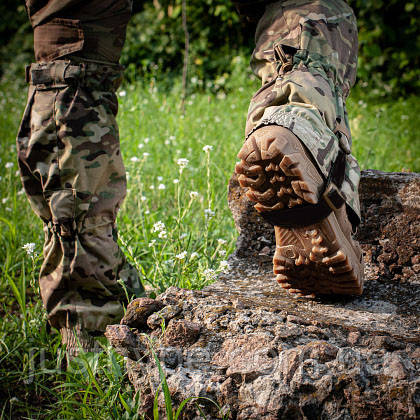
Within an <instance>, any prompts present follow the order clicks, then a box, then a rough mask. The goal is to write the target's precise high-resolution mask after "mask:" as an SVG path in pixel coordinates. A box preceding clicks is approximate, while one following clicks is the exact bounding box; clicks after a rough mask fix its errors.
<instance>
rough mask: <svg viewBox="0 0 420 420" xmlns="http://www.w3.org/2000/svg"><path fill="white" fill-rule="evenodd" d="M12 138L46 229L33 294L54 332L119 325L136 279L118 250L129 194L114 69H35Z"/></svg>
mask: <svg viewBox="0 0 420 420" xmlns="http://www.w3.org/2000/svg"><path fill="white" fill-rule="evenodd" d="M27 78H28V81H29V82H30V87H29V95H28V102H27V106H26V109H25V112H24V115H23V120H22V123H21V126H20V129H19V132H18V137H17V148H18V160H19V167H20V172H21V178H22V183H23V187H24V189H25V192H26V194H27V197H28V199H29V202H30V204H31V207H32V209H33V210H34V212H35V213H36V214H37V215H38V216H39V217H40V218H41V219H42V221H43V222H44V232H45V244H44V261H43V264H42V268H41V271H40V289H41V296H42V300H43V303H44V306H45V308H46V310H47V313H48V316H49V321H50V323H51V325H52V326H54V327H56V328H63V327H66V328H73V327H78V328H82V329H84V330H87V331H90V332H102V331H104V329H105V327H106V325H108V324H110V323H113V322H116V321H118V320H119V319H120V317H121V316H122V312H123V306H122V302H123V301H124V300H125V292H124V289H123V287H121V285H120V284H119V282H118V280H123V281H124V282H125V284H126V286H127V287H128V289H129V291H130V292H131V291H134V292H138V291H139V288H140V283H139V279H138V276H137V273H136V272H135V270H133V268H132V267H130V266H129V264H128V263H127V262H126V260H125V258H124V255H123V253H122V252H121V250H120V249H119V247H118V244H117V242H116V240H117V231H116V226H115V219H116V216H117V212H118V209H119V207H120V205H121V203H122V201H123V199H124V196H125V192H126V177H125V169H124V165H123V161H122V158H121V153H120V144H119V137H118V126H117V123H116V120H115V116H116V114H117V110H118V102H117V98H116V95H115V89H116V88H117V86H118V84H119V81H120V79H121V70H120V68H119V66H117V65H102V64H98V63H93V62H77V61H68V60H58V61H54V62H49V63H44V64H42V63H39V64H32V66H30V67H29V68H28V71H27Z"/></svg>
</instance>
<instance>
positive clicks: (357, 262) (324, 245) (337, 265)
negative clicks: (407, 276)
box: [235, 129, 363, 297]
mask: <svg viewBox="0 0 420 420" xmlns="http://www.w3.org/2000/svg"><path fill="white" fill-rule="evenodd" d="M284 130H285V132H284V133H285V136H284V137H282V136H279V135H268V134H267V135H264V134H263V135H262V136H261V135H260V136H255V135H253V136H251V137H250V138H249V139H248V140H247V141H246V142H245V143H244V145H243V147H242V149H241V150H240V152H239V154H238V157H239V158H240V159H241V161H240V162H239V163H237V165H236V168H235V172H236V173H237V174H238V175H239V176H238V180H239V183H240V185H241V186H242V187H244V188H248V191H247V192H246V196H247V197H248V198H249V199H250V200H251V201H253V202H256V205H255V208H256V209H257V210H258V211H260V212H265V211H273V210H279V209H286V208H292V207H295V206H301V205H305V204H316V203H317V202H318V197H319V193H320V191H321V190H322V188H323V179H322V177H321V175H320V174H319V173H318V170H317V169H316V167H315V166H314V164H313V163H312V161H311V160H310V158H309V157H308V156H307V155H306V151H305V149H304V148H303V146H302V145H301V143H300V141H299V140H298V139H297V137H295V136H294V135H291V133H290V132H289V131H288V130H286V129H284ZM275 234H276V252H275V255H274V259H273V271H274V273H275V274H277V281H278V283H279V284H280V286H281V287H283V288H284V289H287V290H288V291H289V292H290V293H295V294H297V295H299V296H311V297H313V296H314V295H319V294H345V295H348V294H351V295H360V294H361V293H362V291H363V287H362V286H363V265H362V262H361V255H362V254H361V251H360V247H359V246H358V244H357V243H356V242H354V241H353V240H352V239H351V238H347V237H346V235H345V234H344V233H343V231H342V230H341V227H340V224H339V223H338V220H337V218H336V216H335V214H334V213H331V214H330V215H329V216H327V217H326V218H325V219H324V220H322V221H321V222H319V223H315V224H312V225H310V226H305V227H299V228H293V227H280V226H275Z"/></svg>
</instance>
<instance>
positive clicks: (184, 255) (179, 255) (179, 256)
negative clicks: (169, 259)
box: [175, 251, 187, 260]
mask: <svg viewBox="0 0 420 420" xmlns="http://www.w3.org/2000/svg"><path fill="white" fill-rule="evenodd" d="M186 256H187V251H182V252H181V253H180V254H177V255H175V258H176V259H178V260H183V259H184V258H185V257H186Z"/></svg>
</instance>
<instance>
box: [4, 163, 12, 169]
mask: <svg viewBox="0 0 420 420" xmlns="http://www.w3.org/2000/svg"><path fill="white" fill-rule="evenodd" d="M4 167H5V168H6V169H10V168H13V162H6V164H5V165H4Z"/></svg>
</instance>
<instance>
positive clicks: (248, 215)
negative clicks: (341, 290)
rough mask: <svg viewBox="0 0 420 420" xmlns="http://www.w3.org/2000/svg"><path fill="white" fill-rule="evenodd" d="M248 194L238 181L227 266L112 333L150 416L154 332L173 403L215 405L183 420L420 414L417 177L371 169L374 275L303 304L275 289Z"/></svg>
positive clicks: (269, 248)
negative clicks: (346, 290) (351, 291)
mask: <svg viewBox="0 0 420 420" xmlns="http://www.w3.org/2000/svg"><path fill="white" fill-rule="evenodd" d="M243 192H244V191H243V190H242V189H241V188H240V187H239V185H238V184H237V182H236V180H235V178H232V180H231V181H230V193H229V205H230V208H231V209H232V213H233V215H234V218H235V222H236V225H237V227H238V230H239V232H240V236H239V239H238V245H237V250H236V252H235V254H234V255H233V256H232V257H231V258H230V263H231V269H230V271H229V272H228V273H226V274H224V275H222V276H220V278H219V279H218V281H217V282H216V283H214V284H212V285H210V286H208V287H206V288H205V289H203V290H201V291H189V290H183V289H177V288H173V287H172V288H170V289H168V290H167V291H166V292H165V293H164V294H162V295H160V296H158V297H157V298H156V300H157V302H156V305H155V307H156V310H158V309H159V312H155V313H152V314H150V315H148V318H147V320H146V319H145V317H144V315H145V313H146V312H145V311H138V313H140V314H141V316H142V319H141V320H140V322H138V323H137V324H136V320H135V319H132V320H131V321H130V325H138V326H139V327H138V328H137V329H136V328H132V329H129V328H128V327H127V325H119V326H110V327H109V330H108V331H107V336H108V338H109V339H110V341H111V343H113V344H114V345H115V347H116V348H117V351H119V352H121V353H122V354H123V355H124V356H126V357H127V370H128V373H129V377H130V380H131V381H132V383H133V384H134V387H135V389H136V390H138V391H139V392H141V396H142V404H143V405H142V408H141V410H142V412H144V413H146V414H147V415H149V416H150V415H151V409H152V405H153V399H154V395H155V393H156V391H157V390H158V388H159V384H160V382H161V380H160V377H159V371H158V369H157V366H156V364H155V361H154V358H153V357H152V356H151V354H150V347H148V342H149V341H148V340H145V337H144V335H142V334H143V333H147V334H149V335H150V336H151V338H152V340H153V342H154V344H153V347H154V349H155V352H156V355H157V357H158V358H159V360H160V363H161V366H162V368H163V371H164V373H165V375H166V380H167V383H168V386H169V389H170V391H171V395H172V400H173V405H174V406H179V404H180V403H181V401H183V400H184V399H185V398H188V397H191V396H196V397H205V398H208V399H210V400H212V401H213V402H210V401H209V400H208V399H204V398H202V399H198V400H195V401H194V400H192V401H190V402H189V403H188V404H187V405H186V407H185V409H184V412H183V413H184V415H183V417H182V418H185V419H193V418H199V417H198V414H199V411H198V408H197V405H196V404H198V405H199V406H200V409H201V410H202V411H203V412H204V413H205V414H206V418H209V419H210V418H221V417H222V415H226V416H227V417H229V418H235V419H277V418H284V419H318V418H319V419H352V418H354V419H391V418H392V419H415V418H419V417H420V378H419V367H420V346H419V342H420V334H419V311H420V310H419V308H420V305H419V304H420V290H419V256H418V255H419V243H418V240H419V217H420V205H419V192H420V176H419V174H385V173H381V172H377V171H367V172H365V173H364V174H363V178H362V183H361V200H362V209H363V215H364V223H363V224H362V226H361V227H360V229H359V233H358V237H359V240H360V241H361V242H362V244H363V247H364V250H365V254H366V255H365V262H366V274H367V280H366V287H365V292H364V294H363V296H361V297H356V298H351V297H331V298H328V299H327V298H323V299H322V300H321V299H315V300H307V299H301V298H295V297H292V296H289V295H288V294H287V293H286V292H285V291H284V290H283V289H281V288H280V287H278V285H277V284H276V283H275V280H274V276H273V275H272V272H271V261H270V260H271V256H272V253H273V246H274V239H273V235H272V228H271V227H270V226H269V225H265V224H264V222H263V221H262V220H261V219H260V218H259V216H258V214H257V213H256V212H255V211H254V209H253V207H252V205H251V203H249V201H248V200H247V199H246V198H245V197H244V195H243ZM145 303H147V308H150V307H152V306H153V305H151V304H150V302H149V301H147V302H145ZM160 308H162V309H160ZM134 317H135V316H134ZM162 320H164V322H165V325H166V327H164V328H162V327H163V324H162ZM159 392H160V394H161V395H160V397H159V407H160V410H161V418H165V411H164V406H165V404H164V400H163V393H162V392H161V391H159ZM219 408H220V410H219Z"/></svg>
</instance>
